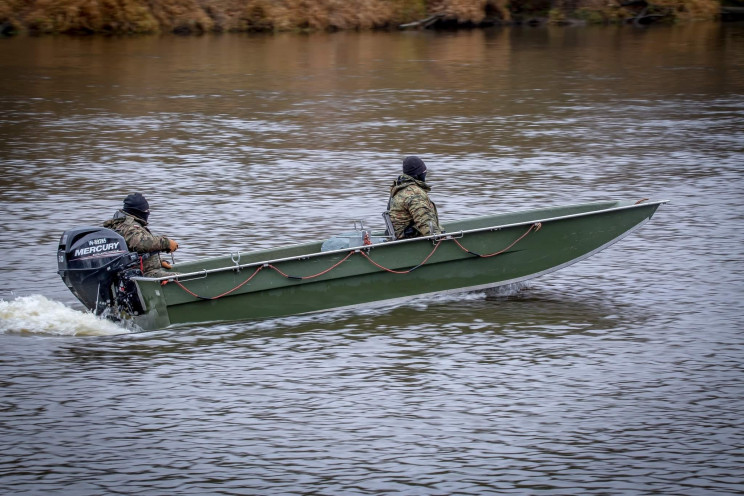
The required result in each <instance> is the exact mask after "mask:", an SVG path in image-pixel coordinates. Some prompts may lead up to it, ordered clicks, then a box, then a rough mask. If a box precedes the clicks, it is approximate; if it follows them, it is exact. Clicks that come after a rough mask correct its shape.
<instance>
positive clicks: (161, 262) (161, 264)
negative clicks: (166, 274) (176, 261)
mask: <svg viewBox="0 0 744 496" xmlns="http://www.w3.org/2000/svg"><path fill="white" fill-rule="evenodd" d="M160 266H161V267H162V268H164V269H171V268H173V267H172V266H171V264H169V263H168V262H166V261H165V260H161V261H160Z"/></svg>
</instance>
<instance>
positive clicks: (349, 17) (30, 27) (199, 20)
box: [0, 0, 741, 35]
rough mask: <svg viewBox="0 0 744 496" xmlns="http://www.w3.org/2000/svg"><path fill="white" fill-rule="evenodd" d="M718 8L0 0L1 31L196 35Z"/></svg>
mask: <svg viewBox="0 0 744 496" xmlns="http://www.w3.org/2000/svg"><path fill="white" fill-rule="evenodd" d="M727 1H731V0H727ZM733 1H734V3H741V1H740V0H733ZM720 10H721V2H720V1H717V0H653V3H648V2H647V1H646V0H609V1H608V0H0V33H2V34H4V35H12V34H18V33H29V34H50V33H67V34H136V33H181V34H199V33H208V32H262V31H268V32H271V31H293V30H296V31H302V30H310V31H318V30H323V31H325V30H346V29H396V28H398V27H399V26H401V25H405V24H409V25H410V27H411V28H421V27H441V28H452V27H477V26H484V25H498V24H515V23H542V22H549V23H558V24H560V23H570V22H577V21H579V22H589V23H612V22H627V21H629V20H635V21H636V22H641V21H643V22H657V21H668V22H674V21H690V20H710V19H715V18H717V16H718V15H719V14H720Z"/></svg>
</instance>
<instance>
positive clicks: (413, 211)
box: [388, 156, 443, 239]
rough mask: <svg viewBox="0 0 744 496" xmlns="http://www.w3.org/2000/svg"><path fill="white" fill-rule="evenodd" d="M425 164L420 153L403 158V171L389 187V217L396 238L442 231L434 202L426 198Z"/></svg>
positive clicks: (413, 236) (428, 187) (427, 190)
mask: <svg viewBox="0 0 744 496" xmlns="http://www.w3.org/2000/svg"><path fill="white" fill-rule="evenodd" d="M425 180H426V164H424V161H423V160H421V159H420V158H419V157H416V156H411V157H406V158H405V160H403V175H401V176H398V179H396V180H395V182H393V185H392V186H391V188H390V204H389V207H388V210H389V211H390V221H391V222H392V224H393V229H394V230H395V239H404V238H416V237H419V236H429V235H431V234H438V233H441V232H443V231H442V227H441V226H440V225H439V216H438V215H437V206H436V205H435V204H434V202H433V201H431V200H430V199H429V195H428V192H429V191H430V190H431V187H430V186H429V185H428V184H426V182H425Z"/></svg>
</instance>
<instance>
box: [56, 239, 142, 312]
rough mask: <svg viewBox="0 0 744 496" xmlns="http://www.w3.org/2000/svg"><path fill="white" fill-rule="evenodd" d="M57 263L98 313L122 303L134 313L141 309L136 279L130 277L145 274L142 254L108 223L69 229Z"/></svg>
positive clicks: (75, 290)
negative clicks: (129, 246) (141, 269)
mask: <svg viewBox="0 0 744 496" xmlns="http://www.w3.org/2000/svg"><path fill="white" fill-rule="evenodd" d="M57 266H58V270H57V273H58V274H59V275H60V277H62V280H63V281H64V283H65V285H66V286H67V287H68V288H69V289H70V291H72V294H74V295H75V297H77V299H78V300H80V302H81V303H82V304H83V305H85V307H86V308H88V309H89V310H92V311H94V312H95V313H96V315H101V314H103V313H104V312H105V311H106V310H107V309H112V308H117V307H118V306H120V305H122V304H124V306H125V308H121V310H124V311H126V312H128V313H130V314H131V313H133V314H137V313H138V312H139V311H141V305H140V304H139V299H138V298H137V296H136V289H134V282H133V281H131V280H130V279H129V278H130V277H134V276H141V275H142V272H141V271H140V269H139V256H138V255H137V253H131V252H129V250H128V248H127V243H126V241H125V240H124V238H123V237H122V236H121V235H119V234H118V233H117V232H116V231H113V230H111V229H106V228H104V227H78V228H75V229H71V230H69V231H65V232H64V233H63V234H62V236H61V237H60V240H59V248H58V250H57ZM133 290H134V293H135V294H133ZM127 307H128V308H127ZM137 307H139V308H137Z"/></svg>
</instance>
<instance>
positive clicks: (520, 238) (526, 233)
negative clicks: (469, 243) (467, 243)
mask: <svg viewBox="0 0 744 496" xmlns="http://www.w3.org/2000/svg"><path fill="white" fill-rule="evenodd" d="M541 227H542V224H541V223H540V222H536V223H535V224H532V225H531V226H530V228H529V229H527V231H526V232H525V233H524V234H522V235H521V236H520V237H518V238H517V239H516V240H514V242H513V243H512V244H510V245H509V246H507V247H506V248H504V249H502V250H499V251H497V252H494V253H489V254H488V255H479V254H477V253H475V252H473V251H470V250H468V249H467V248H465V247H464V246H462V245H461V244H460V242H459V241H457V240H456V239H454V238H453V239H452V241H454V242H455V244H457V246H459V247H460V248H462V249H463V250H464V251H466V252H468V253H471V254H473V255H475V256H477V257H480V258H489V257H495V256H496V255H501V254H502V253H504V252H505V251H508V250H509V249H511V248H512V247H513V246H514V245H516V244H517V243H519V242H520V241H522V240H523V239H524V237H525V236H527V235H528V234H529V233H531V232H532V230H533V229H534V230H535V232H537V231H539V230H540V228H541Z"/></svg>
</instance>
